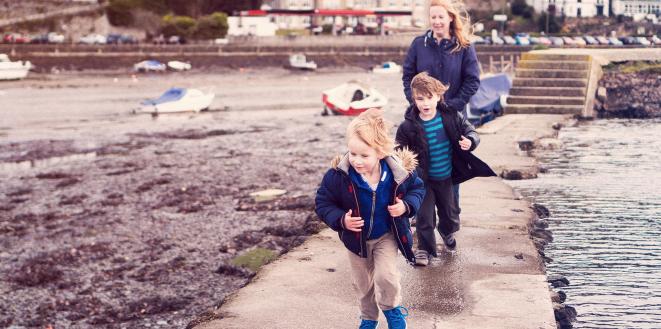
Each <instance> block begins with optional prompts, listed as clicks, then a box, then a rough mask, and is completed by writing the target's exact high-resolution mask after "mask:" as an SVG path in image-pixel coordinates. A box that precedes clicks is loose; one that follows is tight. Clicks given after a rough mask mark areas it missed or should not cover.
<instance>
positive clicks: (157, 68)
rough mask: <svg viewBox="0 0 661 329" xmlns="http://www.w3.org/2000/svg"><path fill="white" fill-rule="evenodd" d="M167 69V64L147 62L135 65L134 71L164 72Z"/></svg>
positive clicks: (154, 61) (153, 61)
mask: <svg viewBox="0 0 661 329" xmlns="http://www.w3.org/2000/svg"><path fill="white" fill-rule="evenodd" d="M165 69H166V66H165V64H163V63H161V62H159V61H156V60H146V61H142V62H140V63H136V64H135V65H133V70H134V71H136V72H163V71H165Z"/></svg>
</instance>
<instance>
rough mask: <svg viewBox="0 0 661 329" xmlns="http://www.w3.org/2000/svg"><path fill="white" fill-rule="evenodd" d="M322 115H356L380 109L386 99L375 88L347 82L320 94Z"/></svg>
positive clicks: (356, 82) (385, 102)
mask: <svg viewBox="0 0 661 329" xmlns="http://www.w3.org/2000/svg"><path fill="white" fill-rule="evenodd" d="M322 101H323V102H324V111H323V112H322V114H323V115H328V114H329V112H332V113H333V114H336V115H358V114H360V113H361V112H364V111H365V110H367V109H370V108H381V107H383V106H386V104H388V99H387V98H386V97H385V96H383V95H382V94H381V93H380V92H378V91H377V90H376V89H375V88H373V87H371V86H368V85H365V84H363V83H361V82H358V81H349V82H346V83H343V84H341V85H339V86H337V87H335V88H332V89H329V90H326V91H324V92H323V94H322Z"/></svg>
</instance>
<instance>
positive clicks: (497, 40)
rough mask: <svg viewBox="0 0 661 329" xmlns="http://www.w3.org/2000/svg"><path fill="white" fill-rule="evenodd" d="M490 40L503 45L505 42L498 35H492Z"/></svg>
mask: <svg viewBox="0 0 661 329" xmlns="http://www.w3.org/2000/svg"><path fill="white" fill-rule="evenodd" d="M491 42H492V43H493V44H494V45H504V44H505V41H504V40H503V39H501V38H500V37H498V36H494V37H493V38H492V39H491Z"/></svg>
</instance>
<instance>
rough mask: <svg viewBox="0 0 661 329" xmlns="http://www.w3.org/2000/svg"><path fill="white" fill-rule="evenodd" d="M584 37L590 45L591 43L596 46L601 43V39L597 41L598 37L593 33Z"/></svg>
mask: <svg viewBox="0 0 661 329" xmlns="http://www.w3.org/2000/svg"><path fill="white" fill-rule="evenodd" d="M583 39H585V42H587V44H588V45H591V46H596V45H598V44H599V41H597V39H595V38H594V37H593V36H591V35H586V36H583Z"/></svg>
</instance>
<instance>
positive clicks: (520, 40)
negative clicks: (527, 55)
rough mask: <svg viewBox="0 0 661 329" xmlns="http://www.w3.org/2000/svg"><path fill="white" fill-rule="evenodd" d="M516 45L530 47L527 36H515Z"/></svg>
mask: <svg viewBox="0 0 661 329" xmlns="http://www.w3.org/2000/svg"><path fill="white" fill-rule="evenodd" d="M515 41H516V44H517V45H519V46H530V39H528V36H527V35H519V34H517V35H516V37H515Z"/></svg>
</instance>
